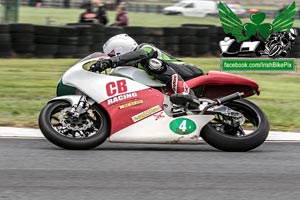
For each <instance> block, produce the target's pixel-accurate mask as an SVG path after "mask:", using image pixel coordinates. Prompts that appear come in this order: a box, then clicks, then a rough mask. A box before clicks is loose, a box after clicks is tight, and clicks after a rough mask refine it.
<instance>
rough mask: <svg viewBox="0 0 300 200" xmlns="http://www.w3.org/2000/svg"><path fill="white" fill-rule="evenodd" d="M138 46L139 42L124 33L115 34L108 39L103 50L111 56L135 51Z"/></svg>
mask: <svg viewBox="0 0 300 200" xmlns="http://www.w3.org/2000/svg"><path fill="white" fill-rule="evenodd" d="M137 46H138V44H137V42H136V41H135V40H134V39H133V38H132V37H130V36H128V35H127V34H125V33H124V34H119V35H115V36H113V37H111V38H110V39H109V40H107V42H106V43H105V44H104V45H103V52H104V53H105V54H108V55H109V56H115V55H122V54H124V53H128V52H131V51H134V50H135V48H136V47H137Z"/></svg>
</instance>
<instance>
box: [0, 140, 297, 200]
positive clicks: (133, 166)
mask: <svg viewBox="0 0 300 200" xmlns="http://www.w3.org/2000/svg"><path fill="white" fill-rule="evenodd" d="M0 152H1V153H0V200H4V199H5V200H6V199H13V200H23V199H26V200H27V199H28V200H48V199H49V200H50V199H51V200H53V199H59V200H64V199H68V200H73V199H80V200H85V199H87V200H93V199H97V200H110V199H113V200H119V199H120V200H127V199H128V200H148V199H149V200H158V199H162V200H169V199H170V200H171V199H172V200H177V199H180V200H189V199H204V200H210V199H214V200H224V199H225V200H227V199H228V200H234V199H238V200H243V199H251V200H252V199H255V200H256V199H258V200H263V199H266V200H270V199H272V200H274V199H278V200H282V199H288V200H289V199H300V143H278V142H272V143H271V142H268V143H265V144H263V145H262V146H260V147H259V148H257V149H256V150H254V151H251V152H246V153H226V152H221V151H217V150H215V149H213V148H212V147H210V146H208V145H205V144H201V145H196V146H188V145H136V144H130V145H129V144H109V143H105V144H103V145H102V146H100V147H99V148H98V149H95V150H91V151H67V150H61V149H59V148H57V147H55V146H53V145H52V144H50V143H49V142H48V141H47V140H44V139H34V140H29V139H27V140H22V139H3V138H2V139H0Z"/></svg>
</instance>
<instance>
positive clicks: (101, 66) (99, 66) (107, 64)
mask: <svg viewBox="0 0 300 200" xmlns="http://www.w3.org/2000/svg"><path fill="white" fill-rule="evenodd" d="M113 67H114V63H113V62H112V60H111V59H105V60H98V61H97V62H96V63H95V65H94V66H93V69H92V71H100V72H102V71H104V70H106V69H108V68H113Z"/></svg>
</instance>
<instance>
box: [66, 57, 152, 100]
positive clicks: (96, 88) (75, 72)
mask: <svg viewBox="0 0 300 200" xmlns="http://www.w3.org/2000/svg"><path fill="white" fill-rule="evenodd" d="M88 61H90V60H88ZM82 65H83V63H81V62H80V63H77V64H76V65H74V66H73V67H72V68H70V69H69V70H68V71H67V72H66V73H65V74H64V75H63V77H62V81H63V84H66V85H70V86H73V87H76V88H77V89H79V90H80V91H82V92H84V93H85V94H87V95H88V96H89V97H90V98H92V99H93V100H94V101H96V102H98V103H99V102H102V101H104V100H106V99H108V98H111V97H112V96H111V95H110V96H108V94H107V84H108V83H111V82H117V81H118V80H126V84H127V85H126V86H127V88H128V90H127V91H128V92H132V91H139V90H143V89H147V88H149V87H147V86H145V85H143V84H140V83H138V82H135V81H132V80H130V79H128V78H124V77H114V76H108V75H105V74H98V73H94V72H89V71H86V70H84V69H83V68H82ZM116 95H117V94H116Z"/></svg>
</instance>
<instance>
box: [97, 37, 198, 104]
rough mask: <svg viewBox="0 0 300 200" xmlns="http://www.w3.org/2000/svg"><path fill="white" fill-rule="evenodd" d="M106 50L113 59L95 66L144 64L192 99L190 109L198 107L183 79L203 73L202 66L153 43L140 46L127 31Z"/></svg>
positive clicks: (195, 98) (183, 95)
mask: <svg viewBox="0 0 300 200" xmlns="http://www.w3.org/2000/svg"><path fill="white" fill-rule="evenodd" d="M103 51H104V53H105V54H108V55H109V56H110V57H111V58H110V59H106V60H99V61H98V62H97V63H96V64H95V67H97V68H99V69H101V70H104V69H106V68H114V67H117V66H120V65H123V66H124V65H135V66H137V67H142V68H143V69H144V70H145V71H146V72H147V73H148V74H150V75H152V76H153V77H154V78H156V79H158V80H160V81H162V82H164V83H166V85H167V86H169V87H170V88H172V90H173V91H174V93H175V94H176V93H177V94H178V95H177V97H180V98H181V99H184V100H186V101H187V102H189V107H190V108H197V107H198V106H199V104H200V103H199V100H198V99H197V97H196V96H195V94H194V92H193V91H192V90H191V89H190V88H189V87H188V85H187V84H186V83H185V81H184V80H188V79H191V78H194V77H197V76H199V75H203V72H202V70H200V69H199V68H197V67H195V66H193V65H190V64H187V63H185V62H183V61H181V60H178V59H176V58H174V57H172V56H170V55H169V54H167V53H165V52H163V51H161V50H160V49H158V48H156V47H155V46H153V45H152V44H147V43H142V44H140V45H138V44H137V42H136V41H135V40H134V39H133V38H131V37H130V36H128V35H127V34H119V35H116V36H113V37H112V38H110V39H109V40H108V41H107V42H106V43H105V44H104V45H103Z"/></svg>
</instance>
